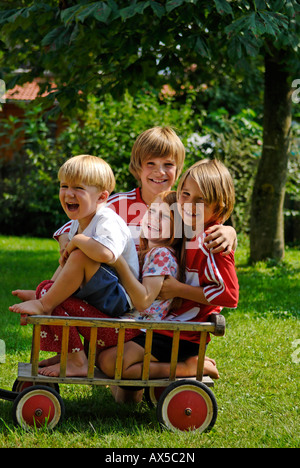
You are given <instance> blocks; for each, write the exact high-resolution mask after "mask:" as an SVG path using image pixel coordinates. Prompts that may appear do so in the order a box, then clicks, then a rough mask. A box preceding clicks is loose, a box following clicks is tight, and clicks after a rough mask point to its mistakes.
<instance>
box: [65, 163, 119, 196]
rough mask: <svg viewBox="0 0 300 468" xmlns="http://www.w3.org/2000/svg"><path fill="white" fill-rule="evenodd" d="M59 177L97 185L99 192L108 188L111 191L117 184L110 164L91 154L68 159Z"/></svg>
mask: <svg viewBox="0 0 300 468" xmlns="http://www.w3.org/2000/svg"><path fill="white" fill-rule="evenodd" d="M58 179H59V180H60V181H62V180H66V181H69V182H75V183H78V182H81V183H83V184H85V185H88V186H93V187H97V189H98V190H99V192H102V191H104V190H107V191H108V192H109V193H111V192H112V191H113V190H114V188H115V185H116V181H115V177H114V174H113V171H112V169H111V167H110V166H109V164H107V162H105V161H104V160H103V159H102V158H99V157H97V156H90V155H89V154H80V155H79V156H74V157H73V158H70V159H68V160H67V161H66V162H65V163H64V164H63V165H62V166H61V168H60V169H59V171H58Z"/></svg>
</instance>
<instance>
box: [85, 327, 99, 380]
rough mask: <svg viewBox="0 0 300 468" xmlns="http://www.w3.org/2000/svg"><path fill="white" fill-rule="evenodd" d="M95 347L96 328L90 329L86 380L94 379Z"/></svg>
mask: <svg viewBox="0 0 300 468" xmlns="http://www.w3.org/2000/svg"><path fill="white" fill-rule="evenodd" d="M96 345H97V328H91V335H90V345H89V356H88V375H87V377H88V379H92V378H93V377H94V369H95V357H96Z"/></svg>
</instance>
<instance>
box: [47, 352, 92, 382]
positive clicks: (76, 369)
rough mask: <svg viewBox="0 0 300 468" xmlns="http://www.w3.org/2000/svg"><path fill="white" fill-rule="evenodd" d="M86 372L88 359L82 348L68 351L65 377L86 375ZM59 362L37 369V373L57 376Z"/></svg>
mask: <svg viewBox="0 0 300 468" xmlns="http://www.w3.org/2000/svg"><path fill="white" fill-rule="evenodd" d="M87 372H88V360H87V357H86V355H85V352H84V350H81V351H79V352H77V353H69V354H68V358H67V369H66V376H67V377H86V376H87ZM59 373H60V362H58V363H57V364H54V365H52V366H49V367H42V368H40V369H39V374H41V375H46V376H48V377H59Z"/></svg>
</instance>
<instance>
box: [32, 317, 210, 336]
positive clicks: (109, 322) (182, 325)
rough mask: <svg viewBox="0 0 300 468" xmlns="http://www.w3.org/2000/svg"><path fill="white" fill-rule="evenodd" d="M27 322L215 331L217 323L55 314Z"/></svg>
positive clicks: (74, 325) (76, 325)
mask: <svg viewBox="0 0 300 468" xmlns="http://www.w3.org/2000/svg"><path fill="white" fill-rule="evenodd" d="M27 323H33V324H34V323H38V324H40V325H54V326H68V327H70V326H73V327H90V328H94V327H106V328H118V327H125V328H131V329H141V328H144V329H147V330H181V331H196V332H197V331H199V332H200V331H206V332H210V333H213V332H214V331H215V324H214V323H212V322H175V321H174V322H168V321H165V320H164V321H161V322H146V321H145V322H143V323H141V322H140V321H133V320H128V319H93V318H83V317H69V318H65V317H54V316H51V317H49V316H46V315H40V316H37V315H35V316H28V318H27Z"/></svg>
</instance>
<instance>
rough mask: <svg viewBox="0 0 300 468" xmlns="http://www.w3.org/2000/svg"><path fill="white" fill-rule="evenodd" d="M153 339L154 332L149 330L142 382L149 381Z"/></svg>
mask: <svg viewBox="0 0 300 468" xmlns="http://www.w3.org/2000/svg"><path fill="white" fill-rule="evenodd" d="M152 338H153V330H147V332H146V340H145V351H144V361H143V372H142V380H148V379H149V369H150V359H151V350H152Z"/></svg>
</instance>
